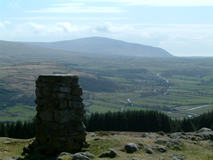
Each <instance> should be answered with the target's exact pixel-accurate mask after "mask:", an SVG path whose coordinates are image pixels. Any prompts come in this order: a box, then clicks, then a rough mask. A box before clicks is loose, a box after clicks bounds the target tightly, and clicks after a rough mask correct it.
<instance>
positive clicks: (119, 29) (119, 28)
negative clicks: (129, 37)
mask: <svg viewBox="0 0 213 160" xmlns="http://www.w3.org/2000/svg"><path fill="white" fill-rule="evenodd" d="M95 30H96V31H97V32H111V33H131V32H134V31H136V29H135V28H134V27H133V26H131V25H127V24H117V25H116V24H112V23H110V22H105V23H102V24H98V25H97V26H96V27H95Z"/></svg>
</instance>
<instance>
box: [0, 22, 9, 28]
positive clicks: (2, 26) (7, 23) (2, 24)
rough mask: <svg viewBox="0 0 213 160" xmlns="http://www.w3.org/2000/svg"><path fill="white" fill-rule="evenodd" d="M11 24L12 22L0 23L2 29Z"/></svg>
mask: <svg viewBox="0 0 213 160" xmlns="http://www.w3.org/2000/svg"><path fill="white" fill-rule="evenodd" d="M9 24H11V22H10V21H4V22H0V28H5V26H6V25H9Z"/></svg>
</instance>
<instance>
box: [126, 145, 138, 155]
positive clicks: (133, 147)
mask: <svg viewBox="0 0 213 160" xmlns="http://www.w3.org/2000/svg"><path fill="white" fill-rule="evenodd" d="M124 149H125V151H126V152H127V153H133V152H135V151H137V150H138V145H137V144H135V143H128V144H126V145H125V146H124Z"/></svg>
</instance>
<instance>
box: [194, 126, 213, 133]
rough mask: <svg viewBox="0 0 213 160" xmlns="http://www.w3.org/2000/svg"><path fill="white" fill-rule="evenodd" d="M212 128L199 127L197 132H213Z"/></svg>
mask: <svg viewBox="0 0 213 160" xmlns="http://www.w3.org/2000/svg"><path fill="white" fill-rule="evenodd" d="M211 131H212V130H211V129H210V128H206V127H203V128H201V129H199V130H198V131H197V133H202V132H211Z"/></svg>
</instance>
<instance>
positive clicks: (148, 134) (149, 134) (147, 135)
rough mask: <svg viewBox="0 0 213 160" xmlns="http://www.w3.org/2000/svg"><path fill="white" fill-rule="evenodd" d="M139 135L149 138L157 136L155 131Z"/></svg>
mask: <svg viewBox="0 0 213 160" xmlns="http://www.w3.org/2000/svg"><path fill="white" fill-rule="evenodd" d="M141 137H144V138H145V137H149V138H150V139H156V138H158V137H159V136H157V134H155V133H144V134H143V135H142V136H141Z"/></svg>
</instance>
